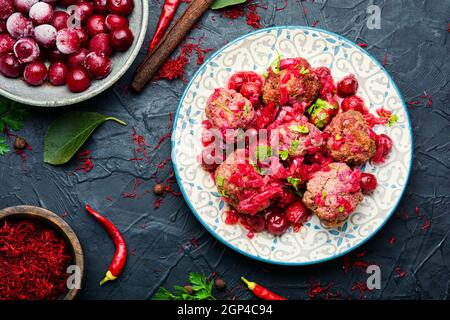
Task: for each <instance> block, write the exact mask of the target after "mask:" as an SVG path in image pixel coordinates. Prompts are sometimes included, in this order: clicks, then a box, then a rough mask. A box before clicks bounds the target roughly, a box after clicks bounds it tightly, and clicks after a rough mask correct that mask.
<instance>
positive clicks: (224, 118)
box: [205, 88, 256, 129]
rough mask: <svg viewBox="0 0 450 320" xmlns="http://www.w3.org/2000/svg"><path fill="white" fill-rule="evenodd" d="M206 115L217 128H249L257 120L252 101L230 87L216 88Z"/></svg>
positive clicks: (209, 100)
mask: <svg viewBox="0 0 450 320" xmlns="http://www.w3.org/2000/svg"><path fill="white" fill-rule="evenodd" d="M205 112H206V117H207V118H208V119H209V121H210V122H211V124H212V126H213V127H214V128H217V129H238V128H242V129H247V128H250V127H251V126H252V124H253V122H254V120H255V116H256V112H255V109H254V108H253V105H252V104H251V102H250V101H249V100H248V99H247V98H245V97H244V96H243V95H241V94H240V93H238V92H236V91H234V90H229V89H224V88H220V89H216V90H215V91H214V93H213V94H212V95H211V97H209V99H208V103H207V105H206V110H205Z"/></svg>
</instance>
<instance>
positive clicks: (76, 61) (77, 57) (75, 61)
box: [66, 48, 89, 67]
mask: <svg viewBox="0 0 450 320" xmlns="http://www.w3.org/2000/svg"><path fill="white" fill-rule="evenodd" d="M88 53H89V50H88V49H86V48H81V49H79V50H78V51H77V52H74V53H72V54H69V55H68V56H67V59H66V60H67V64H68V65H69V66H71V67H75V66H81V65H82V64H83V61H84V59H85V58H86V56H87V55H88Z"/></svg>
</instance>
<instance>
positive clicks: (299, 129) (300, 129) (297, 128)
mask: <svg viewBox="0 0 450 320" xmlns="http://www.w3.org/2000/svg"><path fill="white" fill-rule="evenodd" d="M289 130H291V131H292V132H298V133H303V134H307V133H309V129H308V127H307V126H305V125H302V124H293V125H291V126H289Z"/></svg>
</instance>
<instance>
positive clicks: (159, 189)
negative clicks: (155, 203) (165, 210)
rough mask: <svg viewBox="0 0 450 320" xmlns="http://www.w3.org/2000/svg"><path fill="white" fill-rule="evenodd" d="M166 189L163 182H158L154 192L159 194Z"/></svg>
mask: <svg viewBox="0 0 450 320" xmlns="http://www.w3.org/2000/svg"><path fill="white" fill-rule="evenodd" d="M164 191H165V187H164V185H163V184H162V183H157V184H155V185H154V186H153V192H154V193H155V194H156V195H158V196H160V195H162V194H164Z"/></svg>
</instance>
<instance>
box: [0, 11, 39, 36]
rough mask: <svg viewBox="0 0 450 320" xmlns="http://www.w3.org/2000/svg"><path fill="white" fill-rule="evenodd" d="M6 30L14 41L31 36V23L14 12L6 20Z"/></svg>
mask: <svg viewBox="0 0 450 320" xmlns="http://www.w3.org/2000/svg"><path fill="white" fill-rule="evenodd" d="M6 29H7V30H8V32H9V34H10V35H11V36H13V37H14V38H16V39H19V38H26V37H31V36H32V35H33V23H32V22H31V20H30V19H28V18H26V17H25V16H24V15H23V14H21V13H20V12H14V13H13V14H12V15H10V16H9V18H8V20H6Z"/></svg>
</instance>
